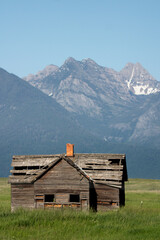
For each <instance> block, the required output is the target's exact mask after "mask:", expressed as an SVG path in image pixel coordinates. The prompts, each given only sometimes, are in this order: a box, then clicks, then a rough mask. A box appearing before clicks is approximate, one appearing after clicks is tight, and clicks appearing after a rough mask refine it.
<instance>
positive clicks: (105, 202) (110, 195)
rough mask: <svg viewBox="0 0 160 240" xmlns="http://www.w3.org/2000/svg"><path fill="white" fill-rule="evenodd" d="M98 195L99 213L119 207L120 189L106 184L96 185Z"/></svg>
mask: <svg viewBox="0 0 160 240" xmlns="http://www.w3.org/2000/svg"><path fill="white" fill-rule="evenodd" d="M94 186H95V192H96V195H97V211H99V210H106V209H108V208H115V207H119V204H120V202H119V201H120V199H119V191H120V190H119V189H118V188H115V187H110V186H107V185H104V184H94Z"/></svg>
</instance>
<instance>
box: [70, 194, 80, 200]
mask: <svg viewBox="0 0 160 240" xmlns="http://www.w3.org/2000/svg"><path fill="white" fill-rule="evenodd" d="M69 201H70V202H80V198H79V194H70V198H69Z"/></svg>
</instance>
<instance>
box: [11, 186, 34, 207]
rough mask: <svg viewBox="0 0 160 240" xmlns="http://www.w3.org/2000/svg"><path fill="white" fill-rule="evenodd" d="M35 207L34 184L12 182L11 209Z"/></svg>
mask: <svg viewBox="0 0 160 240" xmlns="http://www.w3.org/2000/svg"><path fill="white" fill-rule="evenodd" d="M20 207H23V208H34V186H33V184H11V210H12V211H13V210H15V209H16V208H20Z"/></svg>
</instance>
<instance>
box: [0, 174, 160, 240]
mask: <svg viewBox="0 0 160 240" xmlns="http://www.w3.org/2000/svg"><path fill="white" fill-rule="evenodd" d="M11 239H15V240H19V239H23V240H27V239H32V240H41V239H43V240H45V239H48V240H50V239H54V240H57V239H58V240H79V239H84V240H103V239H104V240H105V239H108V240H113V239H114V240H136V239H138V240H143V239H144V240H148V239H152V240H159V239H160V180H144V179H130V180H129V181H128V183H127V184H126V206H125V207H123V208H121V209H119V210H118V211H109V212H101V213H92V212H91V213H83V212H75V211H49V210H45V211H43V210H42V211H39V210H33V211H27V210H22V209H21V210H18V211H16V212H14V213H11V212H10V185H8V184H7V179H6V178H0V240H11Z"/></svg>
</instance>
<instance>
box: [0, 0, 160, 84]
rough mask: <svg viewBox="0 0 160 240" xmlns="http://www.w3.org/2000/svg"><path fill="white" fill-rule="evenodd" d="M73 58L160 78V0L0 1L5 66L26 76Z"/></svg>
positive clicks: (1, 61) (0, 59)
mask: <svg viewBox="0 0 160 240" xmlns="http://www.w3.org/2000/svg"><path fill="white" fill-rule="evenodd" d="M68 57H74V58H75V59H77V60H82V59H84V58H92V59H93V60H94V61H96V62H97V63H98V64H99V65H102V66H106V67H111V68H114V69H115V70H118V71H119V70H121V69H122V68H123V67H124V66H125V64H126V63H127V62H133V63H136V62H140V63H141V64H142V65H143V66H144V67H145V68H146V69H147V70H148V71H149V72H150V73H151V74H152V75H153V76H154V77H155V78H156V79H157V80H160V0H0V67H2V68H4V69H5V70H7V71H8V72H12V73H14V74H16V75H18V76H20V77H23V76H26V75H28V74H29V73H36V72H37V71H39V70H41V69H43V68H44V67H45V66H46V65H49V64H55V65H58V66H61V65H62V64H63V62H64V61H65V60H66V58H68Z"/></svg>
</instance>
